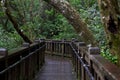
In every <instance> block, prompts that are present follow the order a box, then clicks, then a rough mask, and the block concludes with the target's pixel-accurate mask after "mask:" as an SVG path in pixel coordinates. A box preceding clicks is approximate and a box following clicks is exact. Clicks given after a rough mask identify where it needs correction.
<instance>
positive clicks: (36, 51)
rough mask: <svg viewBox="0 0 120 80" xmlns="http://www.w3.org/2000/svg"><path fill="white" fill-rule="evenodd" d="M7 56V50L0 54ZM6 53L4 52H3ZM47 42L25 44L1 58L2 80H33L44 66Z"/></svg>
mask: <svg viewBox="0 0 120 80" xmlns="http://www.w3.org/2000/svg"><path fill="white" fill-rule="evenodd" d="M1 51H2V53H4V54H6V53H7V50H6V49H4V50H3V49H2V50H0V52H1ZM3 51H4V52H3ZM44 53H45V42H44V41H42V42H40V41H39V42H35V43H33V44H31V45H29V44H28V43H25V44H24V45H23V46H22V47H21V48H19V49H17V50H15V51H12V52H10V53H9V52H8V55H7V56H3V55H2V57H1V58H0V80H33V78H35V75H36V73H37V72H38V71H39V70H40V69H41V67H42V65H43V64H44Z"/></svg>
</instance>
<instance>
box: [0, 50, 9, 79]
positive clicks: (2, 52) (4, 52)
mask: <svg viewBox="0 0 120 80" xmlns="http://www.w3.org/2000/svg"><path fill="white" fill-rule="evenodd" d="M7 56H8V50H7V49H5V48H0V57H5V62H3V63H4V64H2V66H0V69H1V70H2V69H4V68H7V66H8V62H7ZM7 78H8V73H7V72H6V73H3V74H0V79H1V80H7Z"/></svg>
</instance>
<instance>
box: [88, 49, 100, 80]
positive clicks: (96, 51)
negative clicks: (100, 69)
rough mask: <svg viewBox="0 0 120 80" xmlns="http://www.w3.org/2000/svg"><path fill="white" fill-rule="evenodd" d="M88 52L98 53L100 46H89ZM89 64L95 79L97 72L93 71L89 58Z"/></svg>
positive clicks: (90, 53)
mask: <svg viewBox="0 0 120 80" xmlns="http://www.w3.org/2000/svg"><path fill="white" fill-rule="evenodd" d="M88 54H89V55H99V54H100V48H98V47H89V48H88ZM89 65H90V71H91V73H92V75H93V77H94V79H97V74H96V72H95V71H94V68H93V63H92V61H91V60H90V61H89Z"/></svg>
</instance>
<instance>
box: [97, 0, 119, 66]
mask: <svg viewBox="0 0 120 80" xmlns="http://www.w3.org/2000/svg"><path fill="white" fill-rule="evenodd" d="M98 4H99V7H100V13H101V20H102V22H103V24H104V29H105V32H106V38H107V40H108V45H109V49H110V52H111V54H113V55H117V57H118V63H117V65H118V66H120V19H119V16H120V11H119V6H118V0H98Z"/></svg>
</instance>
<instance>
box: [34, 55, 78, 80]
mask: <svg viewBox="0 0 120 80" xmlns="http://www.w3.org/2000/svg"><path fill="white" fill-rule="evenodd" d="M35 80H76V78H75V75H74V73H73V70H72V63H71V61H70V60H69V59H66V58H61V57H56V56H46V58H45V65H44V67H43V68H42V70H41V71H40V72H39V73H38V74H37V76H36V78H35Z"/></svg>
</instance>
